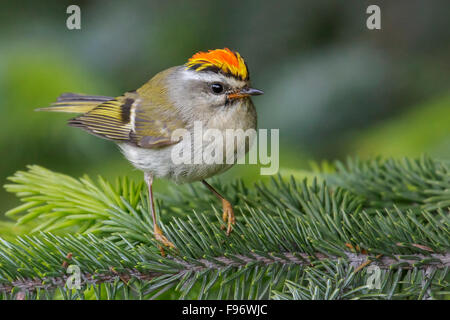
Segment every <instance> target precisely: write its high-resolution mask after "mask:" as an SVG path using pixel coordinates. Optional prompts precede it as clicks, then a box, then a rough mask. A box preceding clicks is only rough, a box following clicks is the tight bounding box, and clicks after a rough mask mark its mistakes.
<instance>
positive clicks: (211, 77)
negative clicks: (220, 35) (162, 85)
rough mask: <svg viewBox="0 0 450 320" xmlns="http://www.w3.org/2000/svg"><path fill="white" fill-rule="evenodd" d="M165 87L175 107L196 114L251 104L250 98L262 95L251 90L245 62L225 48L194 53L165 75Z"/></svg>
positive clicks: (237, 54) (256, 90) (258, 91)
mask: <svg viewBox="0 0 450 320" xmlns="http://www.w3.org/2000/svg"><path fill="white" fill-rule="evenodd" d="M169 70H170V69H169ZM166 85H167V86H168V88H167V89H168V92H169V93H170V96H171V98H172V99H171V100H172V101H175V102H176V104H177V105H178V107H183V108H184V107H186V108H188V109H193V108H195V109H196V110H198V111H199V112H201V111H206V110H207V109H209V110H211V108H212V109H214V108H220V107H233V106H238V105H241V104H242V103H251V102H250V97H251V96H254V95H260V94H263V92H262V91H261V90H258V89H254V88H251V87H250V80H249V71H248V68H247V65H246V63H245V61H244V59H243V58H242V57H241V55H240V54H239V53H237V52H234V51H231V50H230V49H228V48H224V49H216V50H209V51H208V52H198V53H196V54H194V55H193V56H192V57H191V58H189V60H188V61H187V62H186V63H185V64H184V65H182V66H179V67H175V68H173V69H172V70H171V71H170V72H169V73H168V75H167V82H166Z"/></svg>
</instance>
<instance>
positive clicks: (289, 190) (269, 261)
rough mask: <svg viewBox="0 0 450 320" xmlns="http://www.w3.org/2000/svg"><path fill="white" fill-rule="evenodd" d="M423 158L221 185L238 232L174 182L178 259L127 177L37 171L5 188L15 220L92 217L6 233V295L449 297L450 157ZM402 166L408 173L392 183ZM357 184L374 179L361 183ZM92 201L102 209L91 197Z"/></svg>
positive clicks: (169, 202) (168, 213)
mask: <svg viewBox="0 0 450 320" xmlns="http://www.w3.org/2000/svg"><path fill="white" fill-rule="evenodd" d="M424 159H425V158H423V159H421V160H407V162H396V161H394V160H387V162H384V161H380V162H377V161H378V160H377V161H375V162H371V164H370V165H367V164H363V162H358V165H350V166H349V167H348V168H346V169H345V170H346V171H345V172H344V171H343V170H344V169H339V167H338V170H337V171H336V172H335V173H333V174H332V177H333V178H332V179H331V178H330V179H328V178H327V179H326V180H327V183H325V182H320V183H319V182H318V181H317V180H313V181H311V182H308V181H306V180H303V181H298V180H295V179H291V180H285V179H282V178H278V179H273V180H272V182H271V183H270V184H261V183H259V184H256V186H255V187H254V188H248V187H247V186H245V185H244V184H243V183H242V182H241V181H236V182H234V183H232V184H229V185H218V184H217V183H216V186H217V187H218V188H219V189H220V188H222V190H225V193H227V194H230V196H231V197H232V198H233V200H234V203H236V207H235V208H236V214H237V220H238V223H237V225H236V227H235V230H234V231H233V233H232V234H231V235H230V237H227V236H226V235H225V234H224V232H223V231H222V230H220V222H221V217H220V214H219V210H218V209H217V206H216V202H215V201H213V199H212V198H211V197H210V196H209V195H208V194H207V193H205V192H201V191H200V190H201V189H199V187H200V186H195V185H192V186H191V185H189V186H185V187H179V188H176V189H173V190H172V191H171V192H170V193H168V194H167V195H166V196H165V197H164V198H163V201H161V202H160V203H159V204H158V206H157V208H158V210H159V213H160V214H161V216H163V217H164V220H163V221H164V224H163V226H162V228H163V229H164V232H165V234H166V236H167V237H168V239H169V240H170V241H172V242H173V243H174V244H175V245H176V247H177V250H168V255H167V256H166V257H161V256H160V254H159V250H158V248H157V244H156V243H155V240H154V239H153V236H152V232H151V221H150V215H149V214H148V208H147V201H146V200H147V199H146V197H145V193H143V192H142V186H138V185H134V184H131V183H130V182H129V181H127V180H126V179H121V180H120V183H117V184H116V185H115V186H114V187H113V186H112V185H111V184H109V183H108V182H106V181H104V180H103V179H99V180H98V182H97V183H93V182H92V181H91V180H90V179H89V178H87V177H85V178H82V179H80V180H77V179H73V178H70V177H68V176H65V175H60V174H55V173H52V172H51V171H48V170H46V169H42V168H39V167H30V169H29V170H30V172H28V173H27V172H23V173H18V174H16V175H15V176H14V178H13V182H14V184H10V185H8V186H7V188H8V190H10V191H12V192H16V193H17V195H18V196H19V197H20V198H21V199H22V200H23V201H24V202H25V205H24V206H21V207H19V208H18V209H14V210H12V211H10V213H9V214H10V215H12V216H14V217H16V218H18V219H19V221H23V220H20V219H23V218H24V217H27V218H26V219H25V220H26V221H25V222H22V223H23V224H27V223H29V222H30V221H39V223H45V222H42V219H43V218H49V217H52V216H57V217H58V218H59V220H57V222H52V223H49V224H47V225H46V226H45V227H48V228H53V230H55V229H57V228H59V227H61V226H64V223H65V222H66V220H68V221H73V220H77V221H78V223H79V224H80V225H83V224H85V223H87V222H89V223H92V224H91V225H90V227H89V228H87V229H86V228H84V229H83V228H78V227H77V226H78V225H77V224H75V225H74V228H73V230H72V232H73V231H78V232H77V233H66V234H65V235H64V236H57V235H53V234H51V233H48V232H38V233H36V232H35V234H34V235H30V236H25V237H18V238H17V239H16V240H15V241H5V240H2V241H1V243H0V292H3V298H5V299H11V298H23V297H25V298H29V299H46V298H54V297H55V296H56V295H58V296H59V297H62V298H66V299H86V298H97V299H100V298H105V297H106V298H110V299H113V298H158V297H165V296H167V295H170V297H172V298H173V297H176V298H185V297H189V298H199V299H200V298H201V299H207V298H214V299H221V298H236V299H267V298H274V299H366V298H367V299H393V298H418V299H423V298H433V299H436V298H440V297H441V298H442V297H444V296H445V295H446V294H448V292H449V291H448V287H449V274H448V270H449V267H450V266H449V260H450V258H449V255H450V250H449V248H450V235H449V211H448V206H445V202H442V197H439V198H436V197H435V195H436V193H438V192H440V193H441V196H443V197H446V196H447V195H446V192H447V191H446V190H448V188H447V187H446V185H447V184H450V178H449V171H448V170H447V169H446V168H447V167H446V165H445V164H444V163H440V162H439V161H436V160H431V159H425V160H424ZM391 161H393V162H391ZM409 162H411V163H413V164H414V165H412V164H411V163H409ZM386 163H390V164H389V165H387V164H386ZM408 163H409V164H408ZM396 166H400V167H401V172H402V174H401V175H400V176H399V175H394V176H395V177H396V178H395V179H394V178H388V177H387V176H388V175H390V174H391V172H390V170H394V171H395V170H400V169H399V168H398V167H396ZM361 168H364V170H362V169H361ZM392 168H395V169H392ZM432 171H436V172H432ZM377 175H378V176H377ZM403 176H404V177H403ZM349 177H350V178H349ZM402 177H403V178H402ZM411 177H414V179H413V178H411ZM352 179H354V180H358V179H361V180H364V179H369V180H370V181H371V183H369V182H368V183H367V186H366V187H365V188H364V187H363V186H360V185H356V186H358V187H354V186H353V185H352V183H350V182H349V181H353V180H352ZM391 180H392V181H391ZM394 180H395V181H396V182H395V183H394ZM344 182H345V183H344ZM346 183H347V184H346ZM402 183H406V184H407V185H406V187H405V186H403V185H402ZM422 184H426V186H427V188H428V189H426V190H427V191H426V192H424V191H423V189H421V186H422ZM58 187H59V188H60V190H61V193H58V191H57V190H58ZM80 188H84V190H82V191H80ZM406 190H408V192H406ZM387 193H391V194H390V195H386V194H387ZM430 194H431V195H433V196H432V197H429V195H430ZM72 195H74V197H73V198H72ZM85 198H86V203H87V204H90V205H80V203H81V202H83V200H84V199H85ZM186 198H187V200H186ZM194 198H195V199H196V200H195V203H193V200H192V199H194ZM382 203H383V204H384V205H386V207H382V206H381V204H382ZM431 203H432V204H433V206H431V207H430V206H428V205H430V204H431ZM94 204H95V205H94ZM71 206H75V208H71ZM71 210H78V211H77V212H76V213H74V212H75V211H71ZM96 210H99V212H101V213H100V214H97V213H96ZM61 212H63V213H64V214H61ZM73 215H75V219H74V218H73ZM91 215H95V218H94V217H93V216H91ZM93 221H95V222H93ZM94 226H95V227H94ZM38 229H39V230H45V228H44V227H40V228H38ZM89 230H94V231H95V235H94V234H92V233H91V232H90V231H89ZM69 231H71V230H70V229H69ZM86 231H89V232H86ZM68 253H70V261H68V259H67V258H66V256H67V255H68ZM68 264H75V265H77V266H79V267H80V270H81V272H82V273H81V275H80V276H81V280H82V281H81V283H82V285H81V286H82V288H81V289H80V290H75V291H74V290H70V289H67V288H66V287H65V282H66V281H67V276H68V274H67V272H66V267H67V265H68ZM369 266H370V267H372V266H373V267H378V268H379V270H381V276H380V277H381V278H380V280H381V284H380V288H379V289H374V288H371V287H370V286H369V285H368V281H369V277H370V274H369V273H368V269H369V268H368V267H369ZM19 294H20V295H19Z"/></svg>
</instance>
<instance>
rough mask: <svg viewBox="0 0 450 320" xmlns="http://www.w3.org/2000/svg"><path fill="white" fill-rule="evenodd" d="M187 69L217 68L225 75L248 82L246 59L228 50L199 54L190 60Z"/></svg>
mask: <svg viewBox="0 0 450 320" xmlns="http://www.w3.org/2000/svg"><path fill="white" fill-rule="evenodd" d="M186 67H187V68H188V69H189V68H192V69H194V70H195V71H201V70H204V69H207V68H217V69H218V70H219V71H222V72H223V73H225V74H230V75H232V76H235V77H237V78H239V79H241V80H248V70H247V65H246V64H245V61H244V59H243V58H242V57H241V55H240V54H239V53H237V52H233V51H231V50H230V49H228V48H223V49H216V50H208V52H197V53H196V54H194V55H193V56H192V57H191V58H189V60H188V62H187V63H186Z"/></svg>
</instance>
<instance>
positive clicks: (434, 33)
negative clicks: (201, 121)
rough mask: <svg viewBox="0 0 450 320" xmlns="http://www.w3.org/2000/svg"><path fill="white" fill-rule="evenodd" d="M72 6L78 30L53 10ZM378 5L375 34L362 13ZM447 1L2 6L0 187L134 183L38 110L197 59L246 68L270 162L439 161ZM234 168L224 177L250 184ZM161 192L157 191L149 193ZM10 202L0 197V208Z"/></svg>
mask: <svg viewBox="0 0 450 320" xmlns="http://www.w3.org/2000/svg"><path fill="white" fill-rule="evenodd" d="M70 4H78V5H79V6H80V7H81V26H82V29H81V30H68V29H67V28H66V19H67V17H68V14H66V8H67V6H69V5H70ZM369 4H378V5H379V6H380V7H381V26H382V29H381V30H368V29H367V28H366V19H367V17H368V14H366V8H367V6H368V5H369ZM449 9H450V2H449V1H448V0H442V1H439V0H433V1H375V0H374V1H361V0H352V1H349V0H345V1H343V0H341V1H335V0H318V1H312V0H311V1H300V0H293V1H270V2H269V1H265V2H263V1H256V0H255V1H220V2H219V1H165V2H163V1H53V2H50V1H47V2H45V3H44V2H37V1H33V2H31V1H29V2H27V1H2V10H1V13H0V17H1V19H0V119H1V120H0V121H1V126H0V146H1V160H0V181H1V182H2V184H4V183H6V178H7V177H8V176H10V175H12V174H13V173H14V172H15V171H17V170H21V169H24V168H25V166H26V165H27V164H39V165H42V166H44V167H47V168H49V169H52V170H55V171H60V172H63V173H67V174H71V175H74V176H80V175H82V174H83V173H89V174H91V175H96V174H100V175H103V176H106V177H112V176H116V175H130V176H133V177H135V178H136V179H141V177H142V175H141V173H140V172H138V171H137V170H134V169H133V168H132V167H131V165H129V164H128V163H127V162H126V160H124V159H123V157H122V155H121V154H120V152H119V150H118V148H117V147H116V146H115V145H114V144H113V143H111V142H108V141H105V140H101V139H98V138H96V137H94V136H90V135H88V134H86V133H85V132H82V131H81V130H78V129H75V128H70V127H67V126H66V124H65V122H66V119H68V118H70V117H71V116H72V115H68V114H49V113H38V112H34V111H33V110H34V109H35V108H37V107H44V106H47V105H48V104H49V103H51V102H52V101H54V100H55V99H56V98H57V97H58V95H59V94H61V93H63V92H80V93H86V94H99V95H109V96H116V95H120V94H121V93H123V92H124V91H128V90H132V89H136V88H138V87H139V86H141V85H142V84H143V83H144V82H146V81H147V80H148V79H149V78H150V77H152V76H153V75H154V74H155V73H157V72H158V71H161V70H163V69H165V68H168V67H170V66H173V65H180V64H183V63H184V62H186V60H187V58H189V57H190V56H191V55H192V54H193V53H195V52H197V51H199V50H207V49H213V48H223V47H225V46H226V47H229V48H231V49H234V50H236V51H239V52H240V53H241V55H242V56H243V57H244V58H245V59H246V62H247V63H248V66H249V68H250V73H251V79H252V82H253V85H254V86H255V87H257V88H260V89H262V90H264V91H265V95H264V96H262V97H257V98H255V99H254V101H255V103H256V107H257V110H258V120H259V127H260V128H268V129H270V128H278V129H280V140H281V152H280V164H281V167H282V168H286V169H302V168H307V167H308V162H309V161H311V160H322V159H330V160H331V159H339V158H344V157H346V156H347V155H355V154H358V155H360V156H361V157H368V156H372V155H386V156H390V155H392V156H416V155H420V154H421V153H424V152H425V153H428V154H430V155H432V156H436V157H441V158H450V129H449V124H450V91H449V89H450V77H449V74H450V73H449V71H450V61H449V60H450V41H449V40H450V23H449V19H448V13H449ZM258 172H259V170H258V167H257V166H245V167H243V166H236V167H235V168H233V169H231V170H230V171H229V172H227V173H226V174H225V175H224V179H231V178H234V177H244V178H245V179H247V180H249V181H251V180H256V179H260V178H261V177H260V176H259V175H258ZM164 187H165V182H160V181H159V182H157V185H156V188H155V189H156V190H157V191H160V192H161V191H163V190H164ZM17 204H18V201H17V199H16V198H15V196H14V195H11V194H7V193H6V192H5V191H4V190H3V189H2V190H1V191H0V211H1V212H4V211H5V210H7V209H9V208H11V207H13V206H15V205H17ZM0 232H1V230H0Z"/></svg>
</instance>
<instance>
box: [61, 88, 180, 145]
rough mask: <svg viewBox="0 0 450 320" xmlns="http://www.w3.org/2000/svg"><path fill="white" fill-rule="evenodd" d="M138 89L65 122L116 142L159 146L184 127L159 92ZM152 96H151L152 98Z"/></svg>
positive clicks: (167, 141) (167, 143) (170, 141)
mask: <svg viewBox="0 0 450 320" xmlns="http://www.w3.org/2000/svg"><path fill="white" fill-rule="evenodd" d="M145 93H146V92H144V94H140V93H139V90H138V91H133V92H127V93H126V94H124V95H123V96H120V97H117V98H114V99H112V100H109V101H106V102H103V103H102V104H100V105H98V106H96V107H95V108H93V109H92V110H90V111H89V112H87V113H85V114H83V115H80V116H78V117H76V118H74V119H71V120H69V125H70V126H74V127H79V128H82V129H84V130H86V131H88V132H90V133H92V134H94V135H97V136H100V137H102V138H105V139H110V140H114V141H117V142H129V143H133V144H135V145H137V146H139V147H142V148H156V147H163V146H167V145H171V144H174V143H177V142H178V141H177V140H175V141H172V139H171V135H172V133H173V131H174V130H176V129H178V128H184V123H183V121H181V120H180V117H178V116H177V110H176V109H175V108H174V107H170V104H168V103H167V100H166V99H165V97H162V96H165V95H164V94H163V93H161V94H155V95H149V94H145ZM152 96H153V97H152Z"/></svg>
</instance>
